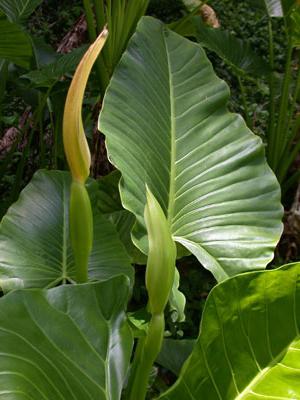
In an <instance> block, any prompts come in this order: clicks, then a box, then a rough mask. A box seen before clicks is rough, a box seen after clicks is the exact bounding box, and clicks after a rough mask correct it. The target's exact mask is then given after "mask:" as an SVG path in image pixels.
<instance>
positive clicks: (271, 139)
mask: <svg viewBox="0 0 300 400" xmlns="http://www.w3.org/2000/svg"><path fill="white" fill-rule="evenodd" d="M268 28H269V65H270V70H271V71H270V78H269V89H270V99H269V124H268V132H267V139H268V146H267V158H268V161H269V164H271V157H272V149H273V146H274V134H275V132H274V130H275V88H274V40H273V27H272V18H269V21H268Z"/></svg>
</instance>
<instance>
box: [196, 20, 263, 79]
mask: <svg viewBox="0 0 300 400" xmlns="http://www.w3.org/2000/svg"><path fill="white" fill-rule="evenodd" d="M193 24H194V26H195V37H196V39H197V41H198V42H199V43H200V44H201V45H202V46H203V47H205V48H207V49H209V50H211V51H213V52H215V53H216V54H218V56H219V57H221V58H222V59H223V60H224V61H225V62H226V63H228V64H229V65H231V66H232V67H233V68H234V69H235V71H237V72H238V73H242V74H249V75H254V76H257V77H261V76H262V75H268V74H269V72H270V69H269V65H268V63H267V62H266V61H265V60H264V59H263V58H261V57H259V56H258V55H257V54H256V53H255V52H254V51H253V50H252V49H251V46H250V43H249V42H247V41H245V40H241V39H239V38H237V37H236V36H234V35H233V34H232V33H231V32H229V31H226V30H223V29H220V28H217V29H216V28H211V27H208V26H207V25H206V24H205V23H204V22H203V21H202V18H201V17H194V18H193Z"/></svg>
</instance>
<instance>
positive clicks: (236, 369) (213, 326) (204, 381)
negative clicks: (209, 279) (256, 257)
mask: <svg viewBox="0 0 300 400" xmlns="http://www.w3.org/2000/svg"><path fill="white" fill-rule="evenodd" d="M200 329H201V330H200V336H199V338H198V340H197V342H196V344H195V347H194V350H193V352H192V354H191V356H190V358H189V359H188V360H187V362H186V364H185V365H184V367H183V369H182V373H181V375H180V378H179V380H178V381H177V383H176V384H175V385H174V386H173V388H171V389H170V390H169V391H168V392H167V393H166V394H164V395H162V396H161V397H160V398H161V399H164V400H177V399H178V400H195V399H197V400H198V399H209V400H233V399H236V400H242V399H247V400H250V399H251V400H254V399H257V400H259V399H263V398H264V399H269V400H273V399H274V400H276V399H278V400H279V399H282V400H288V399H293V400H296V399H300V385H299V382H300V264H299V263H298V264H290V265H287V266H284V267H282V268H280V269H278V270H273V271H264V272H251V273H247V274H243V275H239V276H237V277H234V278H232V279H229V280H227V281H225V282H223V283H221V284H219V285H218V286H216V287H215V288H214V289H213V290H212V292H211V293H210V295H209V297H208V299H207V302H206V304H205V309H204V314H203V319H202V322H201V328H200Z"/></svg>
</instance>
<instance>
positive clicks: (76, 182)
mask: <svg viewBox="0 0 300 400" xmlns="http://www.w3.org/2000/svg"><path fill="white" fill-rule="evenodd" d="M107 36H108V30H107V29H106V28H104V29H103V31H102V32H101V33H100V35H99V36H98V38H97V39H96V40H95V42H94V43H93V44H92V45H91V46H90V47H89V49H88V50H87V52H86V53H85V55H84V56H83V58H82V60H81V62H80V63H79V65H78V67H77V69H76V72H75V74H74V77H73V79H72V82H71V85H70V88H69V91H68V95H67V99H66V103H65V110H64V118H63V142H64V149H65V154H66V158H67V161H68V164H69V168H70V171H71V175H72V184H71V195H70V215H69V223H70V236H71V245H72V250H73V255H74V260H75V267H76V281H77V282H78V283H83V282H86V281H87V280H88V259H89V255H90V252H91V250H92V245H93V214H92V208H91V202H90V198H89V195H88V192H87V190H86V187H85V182H86V180H87V178H88V176H89V174H90V166H91V154H90V150H89V146H88V142H87V139H86V136H85V133H84V129H83V122H82V116H81V110H82V102H83V96H84V91H85V88H86V85H87V81H88V78H89V75H90V72H91V69H92V67H93V65H94V63H95V61H96V60H97V57H98V55H99V53H100V51H101V50H102V48H103V46H104V44H105V41H106V39H107Z"/></svg>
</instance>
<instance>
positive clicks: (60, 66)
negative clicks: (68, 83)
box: [22, 46, 86, 87]
mask: <svg viewBox="0 0 300 400" xmlns="http://www.w3.org/2000/svg"><path fill="white" fill-rule="evenodd" d="M85 51H86V47H85V46H84V47H80V48H78V49H75V50H73V51H72V52H71V53H68V54H64V55H60V56H58V57H57V59H56V60H55V61H53V62H52V63H50V64H47V65H45V66H43V67H42V68H41V69H39V70H34V71H30V72H28V74H25V75H23V76H22V78H26V79H29V80H30V81H31V83H32V84H33V85H34V86H35V87H51V86H52V85H53V84H55V83H56V82H57V81H58V80H60V79H61V78H62V77H63V76H64V75H65V74H68V73H71V72H74V70H75V68H76V67H77V65H78V64H79V61H80V60H81V58H82V56H83V55H84V53H85Z"/></svg>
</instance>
